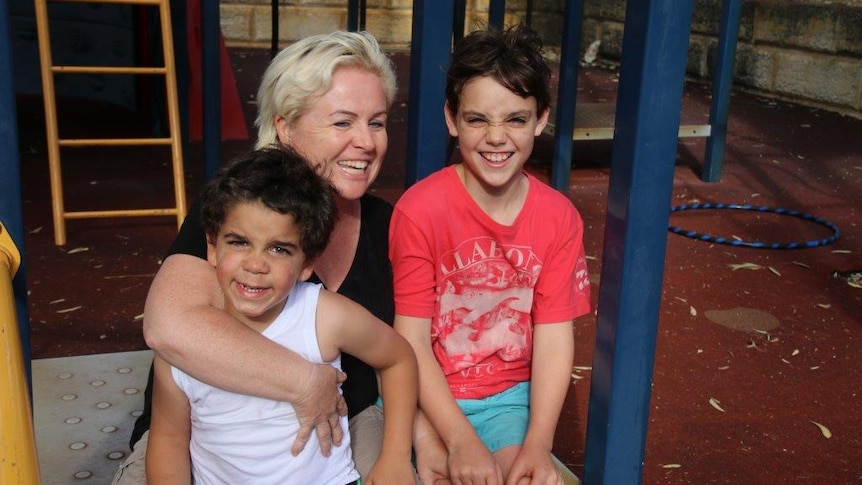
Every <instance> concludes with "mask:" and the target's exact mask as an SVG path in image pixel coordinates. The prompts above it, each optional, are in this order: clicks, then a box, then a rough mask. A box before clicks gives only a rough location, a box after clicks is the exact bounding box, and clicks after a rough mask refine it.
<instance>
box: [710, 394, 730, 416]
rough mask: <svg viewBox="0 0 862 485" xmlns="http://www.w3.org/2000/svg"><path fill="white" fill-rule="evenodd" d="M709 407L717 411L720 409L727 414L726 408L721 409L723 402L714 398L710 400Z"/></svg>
mask: <svg viewBox="0 0 862 485" xmlns="http://www.w3.org/2000/svg"><path fill="white" fill-rule="evenodd" d="M709 405H710V406H712V407H714V408H715V409H718V410H719V411H721V412H726V411H725V410H724V408H722V407H721V402H720V401H719V400H718V399H716V398H714V397H711V398H709Z"/></svg>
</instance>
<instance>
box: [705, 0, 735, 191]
mask: <svg viewBox="0 0 862 485" xmlns="http://www.w3.org/2000/svg"><path fill="white" fill-rule="evenodd" d="M741 15H742V0H724V3H723V4H722V7H721V25H720V27H719V31H718V52H717V53H716V56H715V71H714V72H713V75H712V102H711V103H710V105H709V124H710V126H712V132H711V134H710V136H709V138H708V139H707V140H706V152H705V156H704V164H703V173H702V174H701V179H702V180H703V181H705V182H718V181H719V180H721V168H722V165H723V163H724V144H725V141H726V137H727V118H728V111H729V109H730V92H731V91H732V90H733V60H734V57H735V56H736V38H737V36H738V35H739V19H740V17H741Z"/></svg>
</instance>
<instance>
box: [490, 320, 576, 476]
mask: <svg viewBox="0 0 862 485" xmlns="http://www.w3.org/2000/svg"><path fill="white" fill-rule="evenodd" d="M574 350H575V341H574V334H573V332H572V322H571V321H567V322H561V323H545V324H538V325H535V326H534V328H533V363H532V370H531V375H532V378H531V380H530V424H529V426H528V427H527V436H526V437H525V439H524V444H523V445H522V446H521V451H520V453H519V454H518V456H517V458H515V462H514V463H513V464H512V469H511V471H510V473H509V478H508V480H507V482H506V483H507V484H515V483H519V482H518V480H519V479H520V477H533V482H531V483H545V482H544V480H545V479H547V478H546V477H551V476H553V475H555V474H557V473H558V472H557V469H556V466H555V465H554V463H553V461H552V460H551V449H552V447H553V444H554V432H555V431H556V428H557V421H558V420H559V417H560V411H561V409H562V408H563V401H565V399H566V394H567V393H568V390H569V385H570V379H571V377H570V376H571V371H572V362H573V359H574Z"/></svg>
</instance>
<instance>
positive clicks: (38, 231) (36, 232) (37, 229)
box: [30, 226, 42, 234]
mask: <svg viewBox="0 0 862 485" xmlns="http://www.w3.org/2000/svg"><path fill="white" fill-rule="evenodd" d="M41 231H42V226H39V227H37V228H36V229H33V230H32V231H30V234H39V233H40V232H41Z"/></svg>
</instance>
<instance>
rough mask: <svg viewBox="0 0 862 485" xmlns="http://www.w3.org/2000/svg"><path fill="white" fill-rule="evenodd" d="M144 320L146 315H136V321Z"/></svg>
mask: <svg viewBox="0 0 862 485" xmlns="http://www.w3.org/2000/svg"><path fill="white" fill-rule="evenodd" d="M143 319H144V314H143V313H139V314H137V315H135V321H138V320H143Z"/></svg>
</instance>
